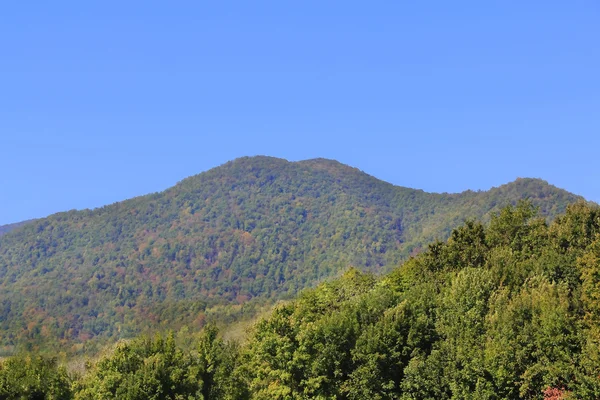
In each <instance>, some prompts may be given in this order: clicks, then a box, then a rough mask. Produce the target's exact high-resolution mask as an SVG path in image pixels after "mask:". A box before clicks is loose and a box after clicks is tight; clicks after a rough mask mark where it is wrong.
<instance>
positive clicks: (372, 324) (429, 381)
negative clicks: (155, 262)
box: [0, 202, 600, 400]
mask: <svg viewBox="0 0 600 400" xmlns="http://www.w3.org/2000/svg"><path fill="white" fill-rule="evenodd" d="M182 338H183V339H187V340H188V344H187V345H183V344H179V342H180V341H181V339H182ZM87 365H88V367H87V368H86V369H85V371H83V372H82V374H81V375H69V374H68V373H67V372H66V370H65V369H64V367H58V366H57V364H56V361H55V360H53V359H52V358H44V357H35V356H28V357H17V358H11V359H8V360H6V361H5V362H4V363H3V364H2V363H0V398H7V399H20V398H34V397H21V396H23V395H24V394H31V393H35V394H37V395H38V396H39V397H36V398H53V399H59V400H66V399H73V398H74V399H77V400H100V399H114V398H118V399H122V400H143V399H148V398H156V399H184V398H185V399H213V400H220V399H223V400H225V399H237V400H244V399H255V400H259V399H260V400H271V399H281V400H283V399H291V400H308V399H338V400H364V399H381V400H383V399H401V400H409V399H424V400H425V399H427V400H434V399H435V400H451V399H477V400H480V399H483V400H500V399H534V400H535V399H539V400H560V399H580V400H595V399H598V398H600V209H599V208H598V207H597V206H595V205H588V204H585V203H577V204H575V205H571V206H569V207H568V209H567V211H566V214H565V215H562V216H559V217H558V218H556V219H555V220H554V222H553V223H551V224H548V223H547V222H546V220H545V218H537V217H536V215H535V210H534V208H533V207H531V205H530V204H529V203H527V202H521V203H519V204H518V206H517V207H508V208H505V209H503V210H502V211H501V212H500V213H499V214H497V215H494V216H492V218H491V221H490V223H489V225H487V226H484V225H483V224H481V223H480V222H476V221H467V222H466V223H464V224H463V225H461V226H460V227H458V228H457V229H455V230H454V231H453V232H452V233H451V235H450V238H449V239H448V240H447V241H446V242H436V243H433V244H431V245H430V246H428V249H427V250H426V251H424V252H422V253H421V254H419V255H417V256H416V257H414V258H411V259H410V260H408V261H407V262H406V263H404V265H402V266H400V267H399V268H396V269H395V270H393V271H392V272H391V273H389V274H388V275H386V276H383V277H381V278H377V277H375V276H373V275H371V274H365V273H361V272H360V271H358V270H357V269H350V270H349V271H347V272H346V273H345V274H344V275H343V276H342V277H341V278H340V279H337V280H334V281H331V282H326V283H323V284H321V285H319V286H318V287H317V288H315V289H308V290H305V291H303V292H301V293H300V295H299V296H298V297H297V299H295V300H293V301H289V302H285V303H282V304H279V305H277V306H276V307H275V308H274V310H273V311H272V313H271V314H270V315H268V316H266V317H264V318H262V319H260V320H259V321H257V323H256V324H255V325H254V326H253V327H252V328H251V329H250V330H249V332H248V337H247V339H246V341H245V342H243V343H241V344H240V343H236V342H227V341H224V340H223V339H222V338H220V337H219V335H218V332H217V330H216V329H215V328H214V327H213V326H211V325H208V326H207V327H205V328H204V330H203V331H201V332H200V333H199V335H195V336H194V337H193V338H191V337H190V336H185V335H183V337H182V335H181V332H180V333H179V334H178V335H173V334H170V335H168V336H166V337H165V336H162V337H161V336H156V337H154V338H153V339H150V338H148V337H140V338H137V339H135V340H133V341H124V342H120V343H119V344H117V345H116V346H114V347H113V348H112V350H111V351H107V352H105V353H104V354H103V355H101V356H100V357H99V358H97V359H95V360H93V361H91V362H89V363H88V364H87ZM3 396H4V397H3ZM42 396H46V397H42Z"/></svg>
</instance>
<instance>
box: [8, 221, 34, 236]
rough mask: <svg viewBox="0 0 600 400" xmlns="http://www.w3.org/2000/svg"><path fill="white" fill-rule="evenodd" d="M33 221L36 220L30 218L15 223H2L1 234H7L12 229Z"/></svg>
mask: <svg viewBox="0 0 600 400" xmlns="http://www.w3.org/2000/svg"><path fill="white" fill-rule="evenodd" d="M33 221H35V219H30V220H27V221H21V222H15V223H14V224H6V225H0V236H2V235H4V234H7V233H8V232H10V231H12V230H13V229H17V228H19V227H21V226H23V225H25V224H29V223H32V222H33Z"/></svg>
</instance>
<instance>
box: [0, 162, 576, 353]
mask: <svg viewBox="0 0 600 400" xmlns="http://www.w3.org/2000/svg"><path fill="white" fill-rule="evenodd" d="M522 198H529V199H530V200H531V202H532V204H533V205H535V206H537V207H539V209H540V210H541V212H542V215H544V216H548V217H555V216H556V215H558V214H559V213H561V212H563V211H564V210H565V208H566V206H567V205H568V204H569V203H572V202H575V201H578V200H581V198H579V197H578V196H575V195H573V194H570V193H568V192H566V191H564V190H560V189H557V188H556V187H553V186H551V185H549V184H547V183H546V182H544V181H541V180H536V179H519V180H517V181H515V182H513V183H510V184H507V185H504V186H501V187H498V188H495V189H492V190H490V191H486V192H472V191H468V192H464V193H460V194H434V193H426V192H423V191H421V190H414V189H408V188H403V187H397V186H394V185H391V184H389V183H386V182H383V181H380V180H378V179H376V178H374V177H372V176H369V175H367V174H365V173H363V172H361V171H359V170H357V169H355V168H351V167H348V166H346V165H343V164H340V163H338V162H336V161H331V160H324V159H316V160H308V161H301V162H288V161H286V160H282V159H276V158H270V157H252V158H241V159H237V160H235V161H232V162H229V163H227V164H224V165H222V166H220V167H217V168H214V169H212V170H210V171H207V172H205V173H202V174H199V175H197V176H194V177H190V178H188V179H185V180H183V181H182V182H180V183H178V184H177V185H176V186H174V187H172V188H171V189H168V190H166V191H164V192H161V193H156V194H151V195H148V196H142V197H138V198H134V199H131V200H127V201H123V202H120V203H116V204H112V205H109V206H106V207H102V208H99V209H95V210H84V211H69V212H65V213H59V214H55V215H52V216H50V217H48V218H44V219H40V220H36V221H34V222H31V223H29V224H26V225H25V226H23V227H21V228H20V229H16V230H13V231H11V232H9V233H7V234H6V235H4V236H2V237H1V238H0V344H1V345H2V346H3V347H2V348H1V349H3V350H2V351H3V352H4V353H5V354H10V353H12V352H13V351H14V350H15V346H17V348H19V346H21V347H23V346H24V347H25V348H28V349H36V348H39V347H40V346H43V347H47V346H48V345H49V343H53V344H54V346H58V347H60V348H65V349H67V351H85V350H86V349H85V348H83V347H82V346H83V345H84V344H85V345H86V346H89V345H91V344H93V343H94V342H95V340H96V339H100V340H103V339H111V340H112V339H115V338H120V337H130V336H131V335H133V334H135V333H138V332H144V331H148V330H151V329H162V328H164V327H166V326H169V327H179V326H181V325H182V324H189V325H191V326H194V327H199V326H202V325H203V324H204V323H205V321H206V319H207V318H208V319H210V318H212V317H213V316H215V315H218V317H219V318H221V319H226V318H228V314H230V313H233V314H234V316H238V317H239V315H242V314H244V313H246V314H248V313H251V312H252V307H253V306H254V305H256V304H263V303H264V302H266V301H272V300H275V299H281V298H291V297H292V296H294V295H295V294H296V293H297V291H298V290H300V289H303V288H306V287H310V286H313V285H314V284H316V283H318V282H319V281H321V280H323V279H325V278H328V277H332V276H336V275H339V274H340V273H341V272H342V271H344V270H346V269H347V268H348V267H356V268H358V269H359V270H362V271H369V272H374V273H381V272H385V271H389V270H390V269H391V268H392V267H394V266H397V265H398V264H399V263H400V262H401V260H403V259H406V258H407V257H408V256H409V255H410V254H417V253H418V252H419V251H420V249H422V248H423V247H424V246H425V245H426V244H427V243H430V242H431V241H433V240H434V239H436V238H440V239H445V238H447V237H448V235H449V234H450V232H451V230H452V228H454V227H456V226H458V225H459V224H460V223H462V221H464V220H465V219H466V218H480V219H482V220H483V221H487V220H489V218H490V216H491V215H492V214H493V213H495V212H497V211H498V210H499V209H500V208H501V207H503V206H505V205H507V204H514V203H516V202H517V201H518V200H519V199H522ZM225 306H226V307H225Z"/></svg>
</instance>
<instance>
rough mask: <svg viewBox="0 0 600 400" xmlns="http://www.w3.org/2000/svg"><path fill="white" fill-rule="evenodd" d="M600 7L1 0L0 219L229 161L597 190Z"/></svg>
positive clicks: (416, 180)
mask: <svg viewBox="0 0 600 400" xmlns="http://www.w3.org/2000/svg"><path fill="white" fill-rule="evenodd" d="M599 20H600V3H598V1H597V0H589V1H577V0H574V1H524V2H522V1H486V2H481V1H452V2H448V1H423V2H420V1H419V2H400V1H388V2H385V1H382V2H352V1H343V2H342V1H340V2H334V1H331V2H323V1H302V2H285V1H284V2H282V1H271V2H262V1H253V2H229V1H223V2H202V1H190V2H186V1H176V2H153V1H144V2H141V1H140V2H134V1H127V2H121V1H120V2H116V1H103V2H87V1H86V2H81V1H77V2H75V1H73V2H66V1H55V2H7V3H6V4H3V5H2V6H0V51H1V54H2V57H1V58H0V93H1V95H0V162H1V164H0V165H1V167H2V168H1V170H0V188H1V189H0V190H1V192H0V224H3V223H10V222H16V221H20V220H23V219H27V218H32V217H41V216H45V215H48V214H51V213H54V212H58V211H64V210H69V209H74V208H77V209H81V208H92V207H97V206H101V205H104V204H109V203H112V202H115V201H118V200H123V199H127V198H130V197H133V196H137V195H142V194H146V193H149V192H155V191H159V190H163V189H165V188H167V187H169V186H171V185H173V184H174V183H176V182H177V181H179V180H181V179H183V178H185V177H187V176H190V175H194V174H197V173H200V172H202V171H205V170H207V169H210V168H212V167H215V166H217V165H220V164H222V163H224V162H226V161H228V160H231V159H233V158H236V157H239V156H244V155H257V154H264V155H271V156H276V157H283V158H287V159H290V160H301V159H307V158H314V157H326V158H333V159H337V160H339V161H341V162H344V163H347V164H350V165H352V166H355V167H358V168H360V169H362V170H364V171H365V172H367V173H369V174H371V175H374V176H376V177H378V178H380V179H383V180H386V181H389V182H392V183H394V184H397V185H402V186H408V187H415V188H421V189H424V190H427V191H438V192H442V191H448V192H457V191H462V190H466V189H489V188H490V187H492V186H498V185H500V184H503V183H506V182H509V181H512V180H514V179H515V178H517V177H539V178H543V179H545V180H548V181H549V182H550V183H552V184H555V185H557V186H559V187H563V188H565V189H567V190H570V191H572V192H575V193H578V194H581V195H583V196H585V197H586V198H588V199H591V200H595V201H600V179H599V178H600V166H599V164H598V159H599V157H598V155H599V150H598V149H600V72H599V71H600V47H599V46H598V43H600V24H599V23H598V21H599Z"/></svg>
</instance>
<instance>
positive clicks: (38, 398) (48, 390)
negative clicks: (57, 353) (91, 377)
mask: <svg viewBox="0 0 600 400" xmlns="http://www.w3.org/2000/svg"><path fill="white" fill-rule="evenodd" d="M71 398H72V394H71V379H70V378H69V376H68V374H67V372H66V370H65V369H64V368H62V367H59V366H58V364H57V362H56V359H52V358H45V357H41V356H35V357H29V356H21V357H12V358H10V359H8V360H5V361H2V362H0V399H2V400H69V399H71Z"/></svg>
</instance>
